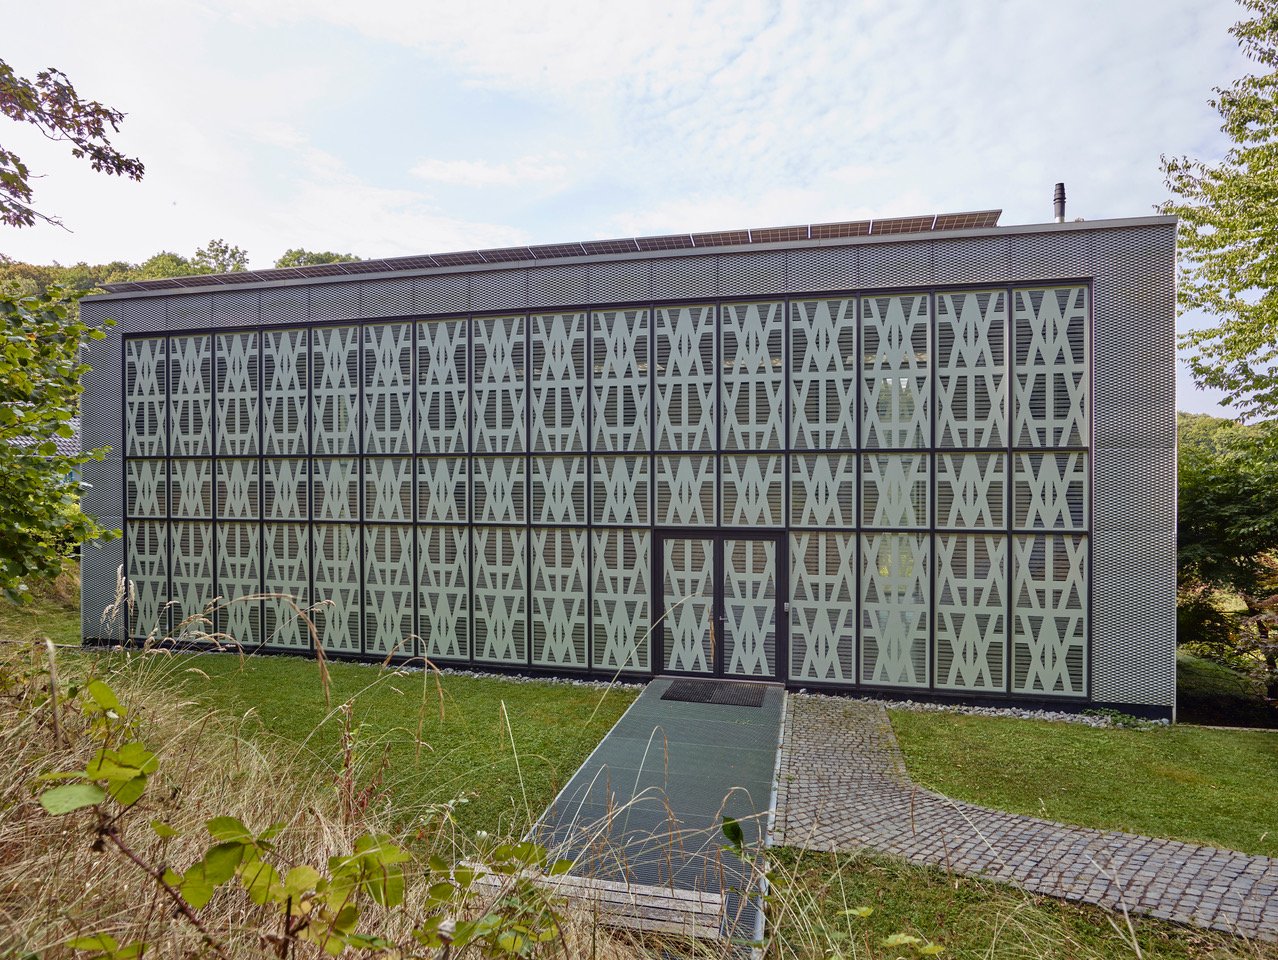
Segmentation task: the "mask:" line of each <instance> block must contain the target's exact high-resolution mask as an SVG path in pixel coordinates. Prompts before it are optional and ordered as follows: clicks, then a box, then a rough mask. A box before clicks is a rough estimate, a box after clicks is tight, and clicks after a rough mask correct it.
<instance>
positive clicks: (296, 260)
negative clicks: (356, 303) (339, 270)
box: [275, 247, 360, 269]
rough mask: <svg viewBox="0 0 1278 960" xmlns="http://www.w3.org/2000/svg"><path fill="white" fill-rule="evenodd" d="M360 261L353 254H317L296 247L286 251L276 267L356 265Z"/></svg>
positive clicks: (330, 252)
mask: <svg viewBox="0 0 1278 960" xmlns="http://www.w3.org/2000/svg"><path fill="white" fill-rule="evenodd" d="M359 259H360V258H359V257H357V256H355V254H353V253H333V251H331V250H324V251H322V252H316V251H312V250H304V249H302V248H301V247H294V248H293V249H291V250H285V251H284V253H283V255H281V257H280V258H279V259H278V260H276V261H275V266H276V268H277V269H284V268H285V267H317V266H319V265H320V264H324V263H356V262H357V261H358V260H359Z"/></svg>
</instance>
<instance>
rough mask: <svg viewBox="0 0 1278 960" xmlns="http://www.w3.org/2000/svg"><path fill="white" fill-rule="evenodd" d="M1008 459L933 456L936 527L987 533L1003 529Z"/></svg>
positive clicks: (994, 455) (1001, 456) (995, 455)
mask: <svg viewBox="0 0 1278 960" xmlns="http://www.w3.org/2000/svg"><path fill="white" fill-rule="evenodd" d="M1006 499H1007V457H1006V456H1005V455H1004V454H1001V453H970V454H963V453H938V454H937V455H936V525H937V526H938V527H952V528H957V529H964V528H967V529H981V530H988V529H993V528H995V527H1004V526H1005V524H1006V516H1007V511H1006V509H1005V503H1006Z"/></svg>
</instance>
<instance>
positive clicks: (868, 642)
mask: <svg viewBox="0 0 1278 960" xmlns="http://www.w3.org/2000/svg"><path fill="white" fill-rule="evenodd" d="M927 554H928V538H927V537H920V536H914V535H913V534H904V533H883V534H877V535H874V536H867V537H862V539H861V561H862V562H861V682H862V683H874V684H887V685H890V686H898V687H925V686H927V683H928V676H927V669H928V663H927V661H928V613H929V606H928V593H929V590H928V585H929V584H928V582H929V580H930V577H929V575H928V560H927Z"/></svg>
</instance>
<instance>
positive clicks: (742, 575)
mask: <svg viewBox="0 0 1278 960" xmlns="http://www.w3.org/2000/svg"><path fill="white" fill-rule="evenodd" d="M723 566H724V573H723V612H724V617H725V619H724V631H723V632H724V636H723V669H724V673H726V674H727V675H729V676H737V677H772V676H773V675H775V673H776V652H777V545H776V542H775V541H772V540H724V541H723Z"/></svg>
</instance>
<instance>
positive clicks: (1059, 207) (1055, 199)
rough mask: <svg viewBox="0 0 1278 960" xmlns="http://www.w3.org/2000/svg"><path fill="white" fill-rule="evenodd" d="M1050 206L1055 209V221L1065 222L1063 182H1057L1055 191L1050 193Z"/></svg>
mask: <svg viewBox="0 0 1278 960" xmlns="http://www.w3.org/2000/svg"><path fill="white" fill-rule="evenodd" d="M1052 206H1053V207H1054V208H1055V210H1056V222H1057V223H1064V222H1065V184H1063V183H1058V184H1057V185H1056V192H1055V193H1054V194H1052Z"/></svg>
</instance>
